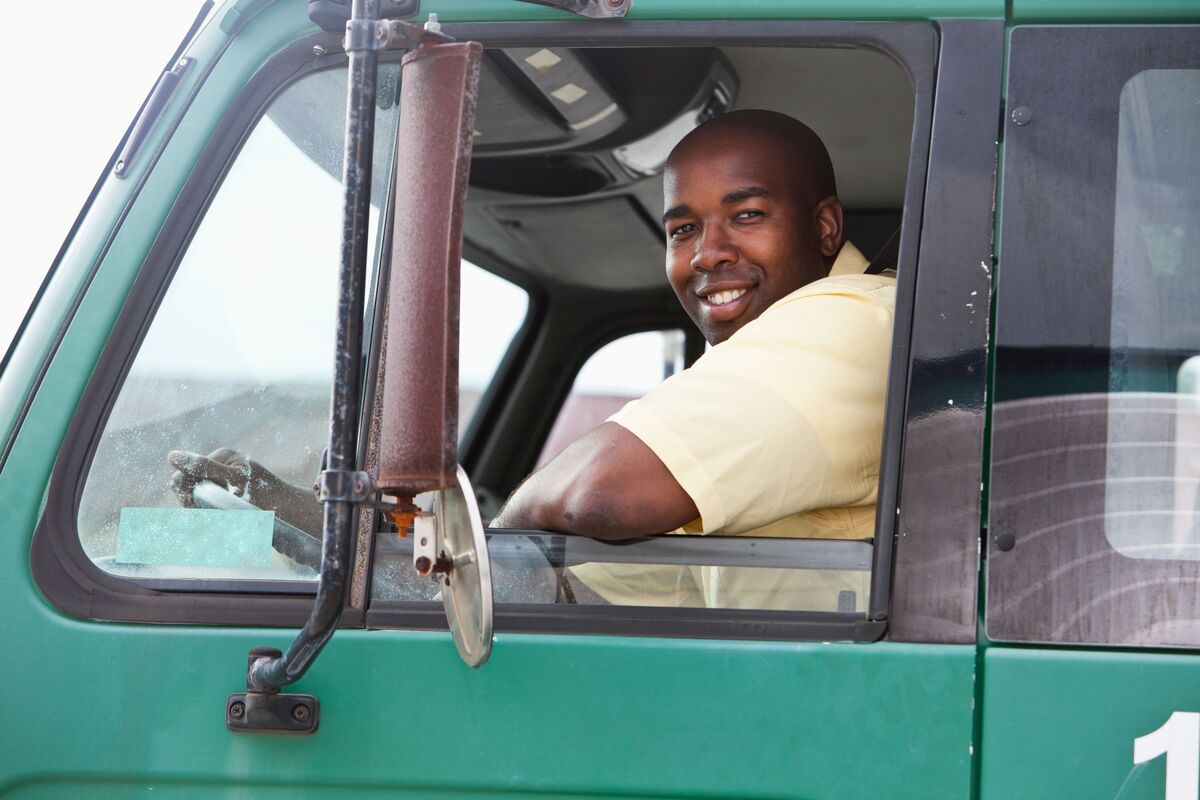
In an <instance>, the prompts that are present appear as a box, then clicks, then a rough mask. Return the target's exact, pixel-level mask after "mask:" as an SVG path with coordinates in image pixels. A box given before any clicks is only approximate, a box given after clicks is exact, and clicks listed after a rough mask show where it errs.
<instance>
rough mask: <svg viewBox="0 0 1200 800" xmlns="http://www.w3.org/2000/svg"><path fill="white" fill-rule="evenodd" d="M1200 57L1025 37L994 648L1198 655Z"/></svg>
mask: <svg viewBox="0 0 1200 800" xmlns="http://www.w3.org/2000/svg"><path fill="white" fill-rule="evenodd" d="M1196 53H1197V50H1196V32H1195V31H1194V30H1192V29H1188V28H1170V27H1162V28H1129V27H1113V28H1074V29H1067V28H1057V27H1036V26H1034V27H1029V28H1021V29H1017V30H1014V32H1013V38H1012V41H1011V57H1010V59H1009V64H1010V68H1009V79H1008V80H1009V85H1008V90H1007V94H1008V97H1009V104H1010V106H1011V107H1012V108H1011V111H1012V112H1015V110H1016V109H1017V108H1023V109H1024V112H1023V113H1022V114H1021V115H1016V116H1014V113H1010V114H1009V116H1008V120H1009V122H1008V123H1007V124H1006V129H1005V133H1004V176H1003V180H1004V185H1003V191H1002V198H1003V202H1002V206H1001V214H1002V217H1001V226H1000V262H999V266H998V268H997V284H996V287H997V292H998V296H997V298H996V306H995V307H996V326H995V342H996V350H995V377H994V381H993V384H992V390H993V391H992V396H993V397H994V398H995V402H994V405H993V408H992V417H991V432H992V442H991V451H990V452H991V460H990V482H989V485H988V493H989V510H988V531H989V536H988V555H987V573H988V575H987V630H988V635H989V636H990V637H991V638H993V639H996V640H1001V641H1021V642H1062V643H1072V644H1105V645H1107V644H1119V645H1151V646H1187V647H1194V646H1197V645H1198V644H1200V625H1197V624H1196V622H1195V621H1196V620H1198V619H1200V594H1198V593H1197V592H1196V591H1195V587H1196V584H1197V582H1200V527H1198V523H1200V513H1198V512H1200V508H1198V506H1197V500H1198V492H1197V488H1198V485H1200V395H1198V394H1197V391H1196V390H1197V387H1198V384H1200V382H1198V381H1197V377H1200V360H1198V359H1197V356H1198V355H1200V325H1198V324H1197V316H1196V308H1197V306H1198V305H1200V290H1198V289H1197V281H1196V274H1195V266H1194V264H1193V263H1192V262H1193V261H1194V258H1193V257H1192V254H1193V253H1194V252H1196V250H1197V246H1198V245H1200V222H1198V221H1200V188H1198V187H1200V134H1198V133H1197V132H1198V131H1200V62H1198V60H1197V58H1196ZM1050 62H1053V63H1055V64H1057V65H1059V69H1056V70H1055V71H1053V72H1047V70H1046V68H1045V65H1046V63H1050Z"/></svg>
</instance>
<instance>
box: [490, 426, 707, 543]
mask: <svg viewBox="0 0 1200 800" xmlns="http://www.w3.org/2000/svg"><path fill="white" fill-rule="evenodd" d="M695 516H696V506H695V504H694V503H693V502H692V500H691V498H690V497H688V495H687V494H686V493H685V492H684V491H683V490H682V489H681V488H680V487H679V484H678V483H676V482H675V479H674V478H673V477H672V476H671V474H670V472H668V471H667V469H666V468H665V467H664V466H663V464H662V462H661V461H659V460H658V458H657V456H655V455H654V454H653V452H651V451H650V449H649V448H647V447H646V446H645V445H644V444H643V443H642V442H641V440H639V439H638V438H637V437H635V436H634V435H633V434H631V433H629V432H628V431H626V430H625V429H623V428H621V427H620V426H618V425H615V424H613V423H605V424H604V425H602V426H600V427H599V428H597V429H596V430H594V431H592V432H591V433H589V434H588V435H586V436H584V437H583V438H581V439H579V440H578V441H576V442H574V443H573V444H572V445H571V446H570V447H568V448H567V449H566V450H565V451H563V453H562V454H561V455H559V456H558V458H556V459H554V460H553V461H551V462H550V463H549V464H547V465H546V466H545V467H544V468H543V469H541V470H539V471H538V472H537V473H535V474H534V475H532V476H531V477H530V478H529V479H528V480H526V481H525V482H524V483H522V484H521V486H519V487H518V488H517V490H516V491H515V492H514V493H513V495H512V497H510V498H509V500H508V502H507V503H506V504H505V506H504V508H503V509H502V510H501V511H500V513H499V514H498V515H496V517H495V519H493V520H492V526H493V527H497V528H526V529H533V530H551V531H560V532H563V533H575V534H579V535H582V536H591V537H593V538H596V539H631V538H635V537H638V536H645V535H647V534H651V533H663V532H665V531H670V530H674V529H675V528H677V527H679V526H680V525H683V524H684V523H686V522H688V521H689V520H691V519H694V518H695Z"/></svg>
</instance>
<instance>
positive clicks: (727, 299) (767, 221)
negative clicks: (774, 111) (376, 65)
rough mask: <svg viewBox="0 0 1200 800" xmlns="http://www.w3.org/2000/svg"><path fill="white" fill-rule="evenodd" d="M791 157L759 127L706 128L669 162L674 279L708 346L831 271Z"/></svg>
mask: <svg viewBox="0 0 1200 800" xmlns="http://www.w3.org/2000/svg"><path fill="white" fill-rule="evenodd" d="M789 155H790V154H789V153H787V152H786V149H785V148H783V147H782V146H781V145H779V144H778V143H777V142H776V141H774V140H772V139H771V138H770V137H766V136H755V135H754V132H753V131H745V130H735V131H728V130H726V131H719V132H714V133H712V134H708V135H704V133H703V132H702V134H701V135H698V136H696V137H695V141H690V142H687V143H685V146H684V147H681V148H680V150H678V151H676V153H675V154H674V155H673V156H672V160H671V163H670V165H669V166H668V168H667V171H666V174H665V176H664V190H665V191H664V206H665V208H666V213H665V214H664V217H663V222H664V226H665V230H666V235H667V279H668V280H669V281H670V282H671V286H672V288H674V290H675V294H676V295H678V297H679V302H680V303H682V304H683V307H684V309H685V310H686V311H687V313H688V316H690V317H691V318H692V320H693V321H694V322H695V323H696V326H697V327H699V328H700V332H701V333H703V334H704V338H705V339H707V340H708V341H709V343H711V344H719V343H720V342H723V341H725V340H726V339H728V338H729V337H730V336H732V335H733V334H734V333H735V332H736V331H738V330H739V329H740V328H741V327H742V326H743V325H745V324H746V323H747V322H749V321H750V320H752V319H755V318H756V317H758V315H759V314H761V313H762V312H763V311H765V310H766V309H767V307H769V306H770V305H771V304H772V303H774V302H775V301H776V300H779V299H780V298H782V297H784V296H786V295H788V294H790V293H791V292H793V291H795V290H796V289H798V288H800V287H801V286H804V285H805V284H808V283H811V282H812V281H814V280H817V279H818V278H822V277H824V276H825V274H826V273H827V271H828V270H827V268H826V265H825V262H824V259H823V256H822V252H821V243H820V234H819V231H818V226H817V222H816V220H815V219H814V211H813V204H812V203H811V202H805V198H806V197H809V196H810V195H811V192H810V191H806V187H803V186H801V185H799V184H800V181H801V180H802V178H801V176H800V175H799V174H798V173H799V170H797V169H795V168H794V167H790V165H789V161H788V156H789Z"/></svg>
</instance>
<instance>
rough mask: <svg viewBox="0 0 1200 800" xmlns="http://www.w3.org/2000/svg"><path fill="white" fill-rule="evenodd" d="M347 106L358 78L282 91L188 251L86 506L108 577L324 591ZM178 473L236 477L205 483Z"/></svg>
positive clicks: (390, 76) (383, 152)
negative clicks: (324, 498) (325, 470)
mask: <svg viewBox="0 0 1200 800" xmlns="http://www.w3.org/2000/svg"><path fill="white" fill-rule="evenodd" d="M379 80H380V87H379V97H380V98H381V100H380V108H378V110H377V112H376V114H377V116H376V143H375V154H374V159H375V164H376V170H377V175H378V176H381V177H379V178H378V179H377V180H376V182H375V185H374V186H373V187H372V206H371V219H372V225H371V226H370V244H369V248H370V251H371V252H372V253H374V252H375V243H376V242H378V241H379V240H380V237H379V236H378V235H377V234H378V226H379V224H380V222H381V221H382V220H383V219H384V217H385V215H382V214H380V213H379V210H380V207H381V206H382V204H383V201H384V198H385V197H386V188H387V176H388V175H390V174H391V166H390V165H391V158H392V153H393V151H394V147H395V138H394V137H395V132H396V127H397V119H398V113H399V109H398V107H397V106H396V103H395V98H396V96H397V86H398V80H399V67H398V66H397V65H381V68H380V79H379ZM345 94H346V79H345V72H344V70H330V71H327V72H321V73H316V74H312V75H309V76H307V77H305V78H303V79H302V80H300V81H298V82H296V83H295V84H293V85H291V86H290V87H288V88H287V89H285V90H284V91H283V92H281V93H280V94H279V95H278V96H277V97H276V98H275V99H274V100H273V101H272V104H271V106H270V107H269V108H268V110H267V112H266V114H265V115H264V116H263V117H262V118H260V119H259V120H258V121H257V123H256V124H255V126H254V128H253V130H252V132H251V134H250V135H249V137H248V138H247V139H246V142H245V144H244V145H243V146H242V148H241V150H240V152H239V153H238V155H237V157H236V159H235V160H234V162H233V164H232V166H231V168H230V170H229V172H228V174H227V175H226V176H225V178H224V180H223V182H222V184H221V186H220V188H219V190H218V191H217V193H216V195H215V197H214V198H213V200H212V202H211V204H210V206H209V207H208V209H207V211H206V212H205V214H204V218H203V220H202V221H201V223H200V225H199V227H198V228H197V230H196V232H195V235H194V236H193V238H192V240H191V242H190V244H189V245H188V247H187V250H186V252H185V253H184V255H183V258H182V260H181V262H180V264H179V266H178V269H177V272H176V274H175V276H174V278H173V279H172V281H171V284H170V286H169V288H168V290H167V292H166V294H165V296H164V297H163V300H162V303H161V305H160V307H159V308H158V310H157V312H156V313H155V317H154V320H153V322H152V323H151V325H150V328H149V330H148V331H147V333H146V336H145V339H144V341H143V342H142V345H141V347H140V349H139V350H138V352H137V355H136V358H135V359H134V361H133V364H132V366H131V367H130V370H129V374H128V376H127V378H126V379H125V382H124V384H123V386H122V388H121V391H120V394H119V395H118V397H117V398H116V401H115V404H114V406H113V408H112V411H111V414H110V415H109V417H108V420H107V422H106V425H105V428H104V431H103V434H102V436H101V437H100V441H99V443H98V446H97V448H96V453H95V456H94V458H93V460H92V463H91V468H90V471H89V473H88V476H87V479H86V483H85V485H84V489H83V494H82V497H81V500H80V507H79V517H78V524H79V536H80V540H81V543H82V545H83V548H84V551H85V552H86V553H87V554H88V556H89V557H90V558H91V559H92V560H93V561H94V562H95V563H96V564H98V565H100V566H101V567H102V568H104V569H106V570H108V571H110V572H113V573H117V574H121V575H130V576H135V577H139V578H143V579H149V580H155V579H176V578H206V579H246V578H253V579H264V578H265V579H292V580H297V579H299V580H310V579H315V577H316V574H317V573H316V567H317V566H319V553H320V543H319V540H318V539H317V538H314V537H316V536H319V535H320V534H319V528H320V522H319V520H320V513H321V512H320V507H319V505H318V504H317V502H316V500H315V499H314V498H313V495H312V492H311V491H310V490H309V489H308V488H306V487H309V486H311V484H312V480H313V476H314V475H316V473H317V471H318V468H319V464H320V455H321V452H322V450H323V448H324V447H325V446H326V443H327V440H328V425H329V396H330V380H331V374H330V373H331V367H332V364H333V346H334V331H335V311H336V304H337V273H338V265H339V260H340V255H339V254H340V240H341V207H342V188H341V159H342V125H341V119H342V116H343V114H344V108H345ZM389 98H391V100H390V101H389ZM374 261H375V258H374V257H372V258H371V262H372V263H373V262H374ZM172 452H174V453H177V454H180V455H177V456H173V457H172V458H173V459H175V460H174V461H170V462H169V461H168V453H172ZM201 457H210V458H211V462H198V461H197V459H200V458H201ZM179 459H185V460H187V462H186V463H187V464H188V465H189V466H195V465H196V464H197V463H202V464H209V463H214V464H217V465H218V466H223V467H224V469H218V467H212V468H211V470H210V471H211V472H213V474H214V479H215V482H214V481H199V482H197V481H195V480H192V479H191V478H185V477H184V471H177V470H176V469H175V467H177V466H179V464H180V463H183V462H181V461H180V460H179ZM205 469H208V467H205ZM263 470H267V471H269V473H271V474H273V475H274V476H276V477H277V478H279V479H280V480H278V481H266V480H262V478H263V477H264V474H265V473H263ZM218 473H219V474H218ZM197 474H198V473H197V472H188V475H191V476H195V475H197ZM193 489H194V490H193Z"/></svg>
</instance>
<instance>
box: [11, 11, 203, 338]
mask: <svg viewBox="0 0 1200 800" xmlns="http://www.w3.org/2000/svg"><path fill="white" fill-rule="evenodd" d="M200 6H201V2H200V0H111V1H110V0H106V1H105V2H100V3H97V2H87V0H65V2H64V1H60V2H57V3H54V4H52V9H53V11H52V13H51V12H50V8H49V7H47V6H46V4H44V3H11V4H6V5H5V13H6V14H7V23H6V24H7V25H8V29H9V30H10V31H12V32H13V35H12V36H9V37H7V41H6V42H5V43H4V47H2V48H0V108H3V109H4V119H5V124H4V128H5V134H6V135H5V137H4V139H5V141H6V143H7V147H6V158H5V170H4V171H5V175H4V191H3V192H0V242H2V243H3V248H4V262H3V263H4V266H3V269H2V270H0V274H3V278H4V283H3V287H2V288H0V353H3V352H4V351H6V350H7V349H8V344H9V341H10V340H11V338H12V336H13V334H15V333H16V330H17V326H18V325H20V324H21V319H22V318H23V317H24V316H25V311H26V309H27V308H28V306H29V303H30V302H31V301H32V299H33V295H34V293H35V292H36V291H37V288H38V286H40V285H41V282H42V278H43V277H45V274H46V271H47V270H48V269H49V268H50V264H51V262H52V261H53V260H54V256H55V254H56V253H57V252H58V248H59V246H60V245H61V244H62V242H63V239H64V238H66V235H67V232H68V231H69V230H70V229H71V224H72V223H73V222H74V221H75V217H76V215H77V214H78V213H79V210H80V208H82V207H83V203H84V201H85V200H87V196H88V193H89V192H91V190H92V186H93V185H94V184H95V182H96V179H97V178H98V177H99V176H100V170H101V169H102V168H103V167H104V165H105V163H107V161H108V158H109V156H110V155H112V152H113V150H114V149H115V148H116V146H117V142H118V141H120V138H121V134H123V133H124V132H125V128H126V127H127V126H128V125H129V123H130V121H131V120H132V119H133V117H134V115H135V114H136V113H137V110H138V107H139V106H140V105H141V103H142V100H143V99H144V98H145V97H146V95H147V94H148V93H149V91H150V89H151V87H153V86H154V82H155V81H156V80H157V79H158V75H159V73H160V72H161V71H162V68H163V66H164V65H166V63H167V60H168V59H169V58H170V57H171V54H172V53H174V52H175V47H176V46H177V45H178V44H179V41H180V40H181V39H182V38H183V35H184V34H185V33H186V32H187V29H188V26H189V25H190V24H191V22H192V20H193V19H194V18H195V16H196V12H197V11H198V10H199V9H200ZM48 13H51V15H50V16H47V14H48ZM64 23H65V24H64ZM48 25H49V27H47V26H48ZM37 31H40V32H41V34H40V35H35V32H37ZM51 31H52V38H53V40H54V45H53V47H50V46H47V45H46V44H45V36H46V35H48V34H50V33H51Z"/></svg>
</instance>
